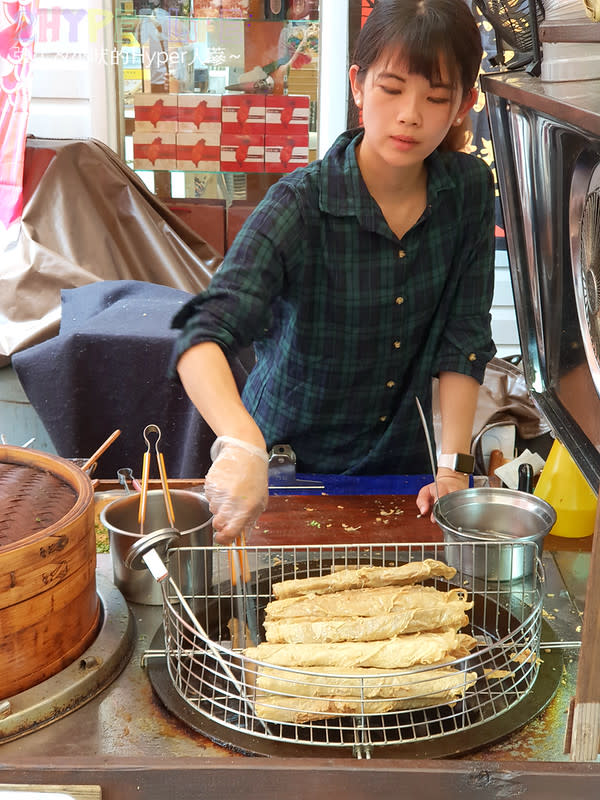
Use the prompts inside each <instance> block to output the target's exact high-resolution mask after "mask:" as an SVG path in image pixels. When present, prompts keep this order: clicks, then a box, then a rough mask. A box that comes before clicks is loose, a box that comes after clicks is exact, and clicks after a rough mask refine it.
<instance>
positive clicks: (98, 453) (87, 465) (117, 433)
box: [81, 429, 121, 472]
mask: <svg viewBox="0 0 600 800" xmlns="http://www.w3.org/2000/svg"><path fill="white" fill-rule="evenodd" d="M120 435H121V431H120V430H119V429H117V430H116V431H113V433H111V435H110V436H109V437H108V439H106V441H105V442H103V444H101V445H100V447H99V448H98V449H97V450H96V452H95V453H93V454H92V455H91V456H90V457H89V458H88V460H87V461H86V462H85V464H84V465H83V467H82V468H81V469H82V470H83V471H84V472H85V471H86V469H89V468H90V467H91V466H92V464H95V463H96V461H98V459H99V458H100V456H101V455H102V453H104V452H105V451H106V450H108V448H109V447H110V446H111V444H112V443H113V442H114V441H115V439H118V438H119V436H120Z"/></svg>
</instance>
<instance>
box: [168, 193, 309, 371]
mask: <svg viewBox="0 0 600 800" xmlns="http://www.w3.org/2000/svg"><path fill="white" fill-rule="evenodd" d="M300 231H301V212H300V209H299V205H298V203H297V202H296V194H295V192H294V190H293V189H291V188H290V187H288V186H286V185H285V183H284V182H279V183H277V184H275V185H274V186H273V187H272V188H271V189H270V190H269V192H268V193H267V195H266V196H265V198H264V200H263V201H262V202H261V203H260V204H259V205H258V206H257V207H256V209H255V210H254V211H253V212H252V214H251V215H250V216H249V217H248V219H247V220H246V222H245V224H244V226H243V227H242V229H241V231H240V232H239V234H238V235H237V236H236V238H235V241H234V243H233V245H232V246H231V248H230V250H229V251H228V252H227V255H226V256H225V259H224V261H223V264H222V265H221V267H220V268H219V269H218V270H217V272H216V273H215V275H214V276H213V278H212V280H211V282H210V285H209V287H208V288H207V289H206V290H205V291H203V292H201V293H200V294H199V295H197V296H196V297H194V298H193V299H192V300H190V301H189V302H188V303H187V304H186V305H185V306H183V308H182V309H181V310H180V311H179V312H178V313H177V314H176V316H175V317H174V318H173V321H172V327H173V328H177V329H180V330H181V333H180V335H179V336H178V338H177V340H176V342H175V346H174V351H173V356H172V360H171V371H172V372H173V371H174V370H175V368H176V364H177V361H178V359H179V358H180V357H181V355H182V354H183V353H184V352H185V351H186V350H188V349H189V348H190V347H193V346H194V345H196V344H199V343H200V342H206V341H210V342H215V343H216V344H218V345H219V346H220V347H221V348H222V349H223V350H224V351H225V352H226V353H230V352H236V351H237V350H239V349H241V348H244V347H247V346H249V345H250V344H252V342H254V341H256V340H257V339H260V338H261V337H262V336H263V335H264V333H265V331H266V330H268V328H269V325H270V314H271V305H272V302H273V299H274V298H275V297H277V296H278V295H279V294H280V293H281V290H282V285H283V282H284V280H285V273H286V269H288V268H289V264H288V263H287V261H288V260H289V253H290V252H294V251H295V244H296V243H295V240H298V242H297V246H298V247H299V246H300V239H301V234H300Z"/></svg>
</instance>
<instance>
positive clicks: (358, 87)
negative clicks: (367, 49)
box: [348, 64, 363, 108]
mask: <svg viewBox="0 0 600 800" xmlns="http://www.w3.org/2000/svg"><path fill="white" fill-rule="evenodd" d="M359 70H360V68H359V66H358V65H357V64H352V66H351V67H350V70H349V72H348V75H349V78H350V88H351V90H352V97H353V98H354V102H355V103H356V107H357V108H362V101H363V91H362V80H359V78H358V73H359Z"/></svg>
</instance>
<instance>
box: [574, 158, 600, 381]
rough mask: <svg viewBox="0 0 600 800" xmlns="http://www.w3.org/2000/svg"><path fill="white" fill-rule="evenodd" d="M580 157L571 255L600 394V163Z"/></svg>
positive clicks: (581, 322)
mask: <svg viewBox="0 0 600 800" xmlns="http://www.w3.org/2000/svg"><path fill="white" fill-rule="evenodd" d="M597 158H598V155H597V154H594V155H593V156H592V155H591V154H586V157H584V158H583V159H581V158H580V161H579V164H578V165H577V169H576V170H575V173H574V179H573V184H572V186H571V205H570V228H571V231H570V232H571V258H572V264H573V282H574V289H575V302H576V304H577V316H578V317H579V326H580V329H581V333H582V339H583V345H584V349H585V351H586V356H587V360H588V364H589V365H590V371H591V373H592V378H593V381H594V384H595V386H596V391H597V392H598V394H599V395H600V162H599V161H598V160H596V159H597Z"/></svg>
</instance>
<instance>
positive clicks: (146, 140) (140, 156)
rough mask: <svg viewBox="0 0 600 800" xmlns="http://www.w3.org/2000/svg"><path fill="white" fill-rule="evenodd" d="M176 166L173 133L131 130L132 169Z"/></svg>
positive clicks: (173, 167) (172, 167) (171, 167)
mask: <svg viewBox="0 0 600 800" xmlns="http://www.w3.org/2000/svg"><path fill="white" fill-rule="evenodd" d="M176 166H177V150H176V143H175V134H174V133H162V132H160V133H146V132H145V131H143V132H141V133H140V131H134V132H133V167H134V169H175V168H176Z"/></svg>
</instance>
